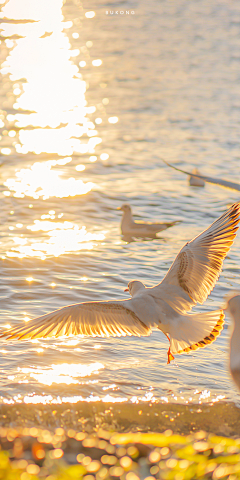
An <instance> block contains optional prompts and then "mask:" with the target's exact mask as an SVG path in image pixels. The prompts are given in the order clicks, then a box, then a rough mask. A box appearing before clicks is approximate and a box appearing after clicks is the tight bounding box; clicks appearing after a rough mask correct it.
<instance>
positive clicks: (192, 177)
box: [188, 168, 205, 187]
mask: <svg viewBox="0 0 240 480" xmlns="http://www.w3.org/2000/svg"><path fill="white" fill-rule="evenodd" d="M188 180H189V185H191V187H204V186H205V182H204V180H203V179H202V176H201V175H200V172H199V171H198V169H197V168H194V169H193V170H192V173H191V174H189V177H188Z"/></svg>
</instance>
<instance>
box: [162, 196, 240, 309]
mask: <svg viewBox="0 0 240 480" xmlns="http://www.w3.org/2000/svg"><path fill="white" fill-rule="evenodd" d="M239 215H240V203H235V204H233V205H232V206H231V207H230V208H229V209H228V210H227V212H226V213H224V214H223V215H222V216H221V217H220V218H218V219H217V220H216V221H215V222H213V223H212V225H210V227H208V228H207V229H206V230H205V231H204V232H203V233H201V234H200V235H198V236H197V237H196V238H194V239H193V240H191V242H189V243H186V245H184V247H183V248H182V249H181V250H180V252H179V254H178V255H177V257H176V259H175V261H174V262H173V264H172V266H171V268H170V269H169V271H168V273H167V275H166V276H165V278H164V279H163V280H162V282H161V283H160V284H159V285H157V286H156V287H154V288H153V289H152V291H153V295H154V296H155V297H159V298H162V299H163V300H165V301H166V302H167V303H168V304H169V305H170V306H171V307H173V308H175V309H177V310H179V312H181V313H183V312H186V311H188V310H190V309H191V308H192V307H193V306H194V305H196V303H203V302H204V301H205V300H206V298H207V297H208V295H209V294H210V292H211V291H212V289H213V287H214V285H215V283H216V281H217V279H218V277H219V275H220V272H221V269H222V264H223V260H224V258H225V257H226V255H227V253H228V251H229V249H230V247H231V246H232V243H233V241H234V239H235V237H236V233H237V230H238V223H239V220H240V219H239Z"/></svg>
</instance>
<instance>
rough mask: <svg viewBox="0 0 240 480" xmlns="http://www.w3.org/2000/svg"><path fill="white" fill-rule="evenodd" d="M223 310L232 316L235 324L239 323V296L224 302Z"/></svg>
mask: <svg viewBox="0 0 240 480" xmlns="http://www.w3.org/2000/svg"><path fill="white" fill-rule="evenodd" d="M224 310H227V311H228V312H229V313H230V314H231V315H232V317H233V318H234V320H235V322H236V321H239V322H240V294H237V295H234V296H233V297H231V298H229V299H228V300H227V302H226V308H225V309H224Z"/></svg>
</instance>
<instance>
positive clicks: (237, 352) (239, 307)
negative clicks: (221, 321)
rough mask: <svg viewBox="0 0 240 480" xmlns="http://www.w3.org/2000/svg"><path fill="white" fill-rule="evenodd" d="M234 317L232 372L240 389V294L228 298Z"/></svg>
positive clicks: (231, 348)
mask: <svg viewBox="0 0 240 480" xmlns="http://www.w3.org/2000/svg"><path fill="white" fill-rule="evenodd" d="M226 310H228V311H229V312H230V314H231V316H232V319H233V330H232V335H231V339H230V372H231V374H232V377H233V380H234V382H235V383H236V385H237V387H238V388H239V390H240V295H235V296H233V297H232V298H230V299H229V300H228V303H227V308H226Z"/></svg>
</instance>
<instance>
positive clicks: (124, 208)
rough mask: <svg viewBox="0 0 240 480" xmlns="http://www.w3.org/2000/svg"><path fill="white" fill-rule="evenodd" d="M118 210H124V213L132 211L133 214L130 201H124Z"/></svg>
mask: <svg viewBox="0 0 240 480" xmlns="http://www.w3.org/2000/svg"><path fill="white" fill-rule="evenodd" d="M117 210H122V212H123V213H130V214H131V207H130V205H128V203H124V204H123V205H122V206H121V207H118V209H117Z"/></svg>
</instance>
